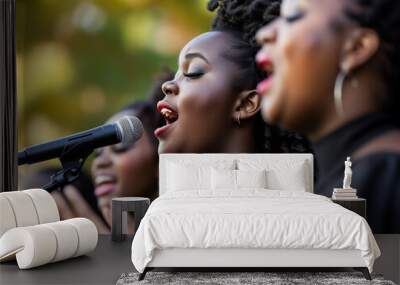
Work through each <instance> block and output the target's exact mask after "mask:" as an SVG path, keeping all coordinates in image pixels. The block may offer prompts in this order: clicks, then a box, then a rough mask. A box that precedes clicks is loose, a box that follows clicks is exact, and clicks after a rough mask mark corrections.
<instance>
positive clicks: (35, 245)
mask: <svg viewBox="0 0 400 285" xmlns="http://www.w3.org/2000/svg"><path fill="white" fill-rule="evenodd" d="M97 239H98V234H97V229H96V226H95V225H94V223H93V222H92V221H90V220H88V219H85V218H75V219H70V220H65V221H60V222H54V223H49V224H42V225H35V226H30V227H18V228H13V229H10V230H8V231H7V232H6V233H5V234H4V235H3V236H2V237H1V238H0V261H6V260H10V259H13V258H14V257H16V258H17V263H18V266H19V268H20V269H28V268H32V267H36V266H40V265H43V264H46V263H50V262H56V261H60V260H63V259H67V258H71V257H76V256H79V255H82V254H86V253H88V252H90V251H92V250H93V249H95V247H96V245H97Z"/></svg>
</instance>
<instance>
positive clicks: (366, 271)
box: [354, 267, 372, 280]
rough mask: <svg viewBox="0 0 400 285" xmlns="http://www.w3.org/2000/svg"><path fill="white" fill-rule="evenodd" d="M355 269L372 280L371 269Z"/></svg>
mask: <svg viewBox="0 0 400 285" xmlns="http://www.w3.org/2000/svg"><path fill="white" fill-rule="evenodd" d="M354 269H355V270H357V271H361V272H362V274H363V275H364V277H365V279H367V280H372V278H371V274H369V270H368V268H367V267H355V268H354Z"/></svg>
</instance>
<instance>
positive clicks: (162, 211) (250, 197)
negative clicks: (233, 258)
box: [132, 189, 380, 272]
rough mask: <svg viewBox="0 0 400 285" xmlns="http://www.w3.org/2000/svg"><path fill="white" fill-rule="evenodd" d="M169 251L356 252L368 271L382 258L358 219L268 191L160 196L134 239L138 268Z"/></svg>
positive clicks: (316, 201) (299, 196) (293, 194)
mask: <svg viewBox="0 0 400 285" xmlns="http://www.w3.org/2000/svg"><path fill="white" fill-rule="evenodd" d="M216 194H217V195H216ZM165 248H274V249H279V248H301V249H358V250H360V251H361V256H362V258H363V259H364V260H365V264H366V266H367V267H368V269H369V271H370V272H372V267H373V263H374V260H375V259H376V258H377V257H379V255H380V251H379V248H378V246H377V244H376V241H375V239H374V237H373V235H372V232H371V230H370V228H369V226H368V223H367V222H366V221H365V219H364V218H362V217H360V216H359V215H357V214H355V213H353V212H351V211H349V210H347V209H344V208H342V207H341V206H339V205H337V204H335V203H333V202H332V201H331V200H330V199H328V198H326V197H323V196H320V195H315V194H311V193H306V192H299V191H271V190H265V189H264V190H258V189H249V190H240V191H234V192H229V191H226V192H224V191H219V192H218V193H207V192H200V193H199V192H198V191H184V192H171V193H167V194H164V195H162V196H161V197H159V198H157V199H156V200H155V201H154V202H153V203H152V204H151V206H150V208H149V210H148V211H147V213H146V215H145V217H144V218H143V220H142V221H141V223H140V226H139V228H138V231H137V233H136V235H135V237H134V240H133V243H132V262H133V264H134V266H135V268H136V269H137V270H138V271H139V272H143V270H144V268H145V267H146V265H147V264H148V263H149V262H150V261H151V260H152V258H153V252H154V250H155V249H165Z"/></svg>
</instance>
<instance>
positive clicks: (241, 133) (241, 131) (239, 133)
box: [220, 122, 256, 153]
mask: <svg viewBox="0 0 400 285" xmlns="http://www.w3.org/2000/svg"><path fill="white" fill-rule="evenodd" d="M235 124H236V123H235ZM252 125H253V122H241V124H240V125H235V127H234V128H233V130H232V132H231V134H230V135H228V136H227V138H226V139H225V140H224V142H225V143H224V144H223V145H222V147H221V150H220V152H223V153H254V152H255V151H256V144H255V140H254V133H253V126H252Z"/></svg>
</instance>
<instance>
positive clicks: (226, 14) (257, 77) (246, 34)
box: [208, 0, 312, 153]
mask: <svg viewBox="0 0 400 285" xmlns="http://www.w3.org/2000/svg"><path fill="white" fill-rule="evenodd" d="M280 5H281V1H280V0H211V1H209V2H208V10H210V11H215V10H217V14H216V16H215V17H214V20H213V22H212V30H214V31H222V32H227V33H229V34H230V35H232V36H233V38H234V39H235V41H234V43H233V45H232V48H231V49H230V50H229V51H227V52H226V53H224V54H223V55H224V56H225V57H226V58H228V59H229V60H231V61H232V62H234V63H236V64H237V66H238V67H239V68H240V70H241V71H242V76H241V78H240V79H239V80H236V81H235V82H234V84H235V86H234V88H236V90H251V89H255V88H256V86H257V84H258V83H259V82H260V81H262V80H263V79H264V78H265V77H266V74H265V73H264V72H263V71H262V70H261V69H259V68H258V67H257V64H256V61H255V57H256V54H257V52H258V50H259V49H260V46H259V45H258V44H257V42H256V40H255V35H256V33H257V31H258V30H259V29H261V28H262V27H263V26H265V25H267V24H268V23H270V22H272V21H273V20H275V19H276V18H277V17H279V13H280ZM254 136H255V139H256V148H257V149H256V151H257V152H272V153H281V152H312V151H311V147H310V143H309V142H308V140H307V139H305V138H304V137H303V136H301V135H300V134H298V133H295V132H292V131H287V130H283V129H281V128H279V127H278V126H273V125H270V124H268V123H265V122H264V121H263V119H262V117H261V114H260V113H258V114H257V117H256V123H255V129H254Z"/></svg>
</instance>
